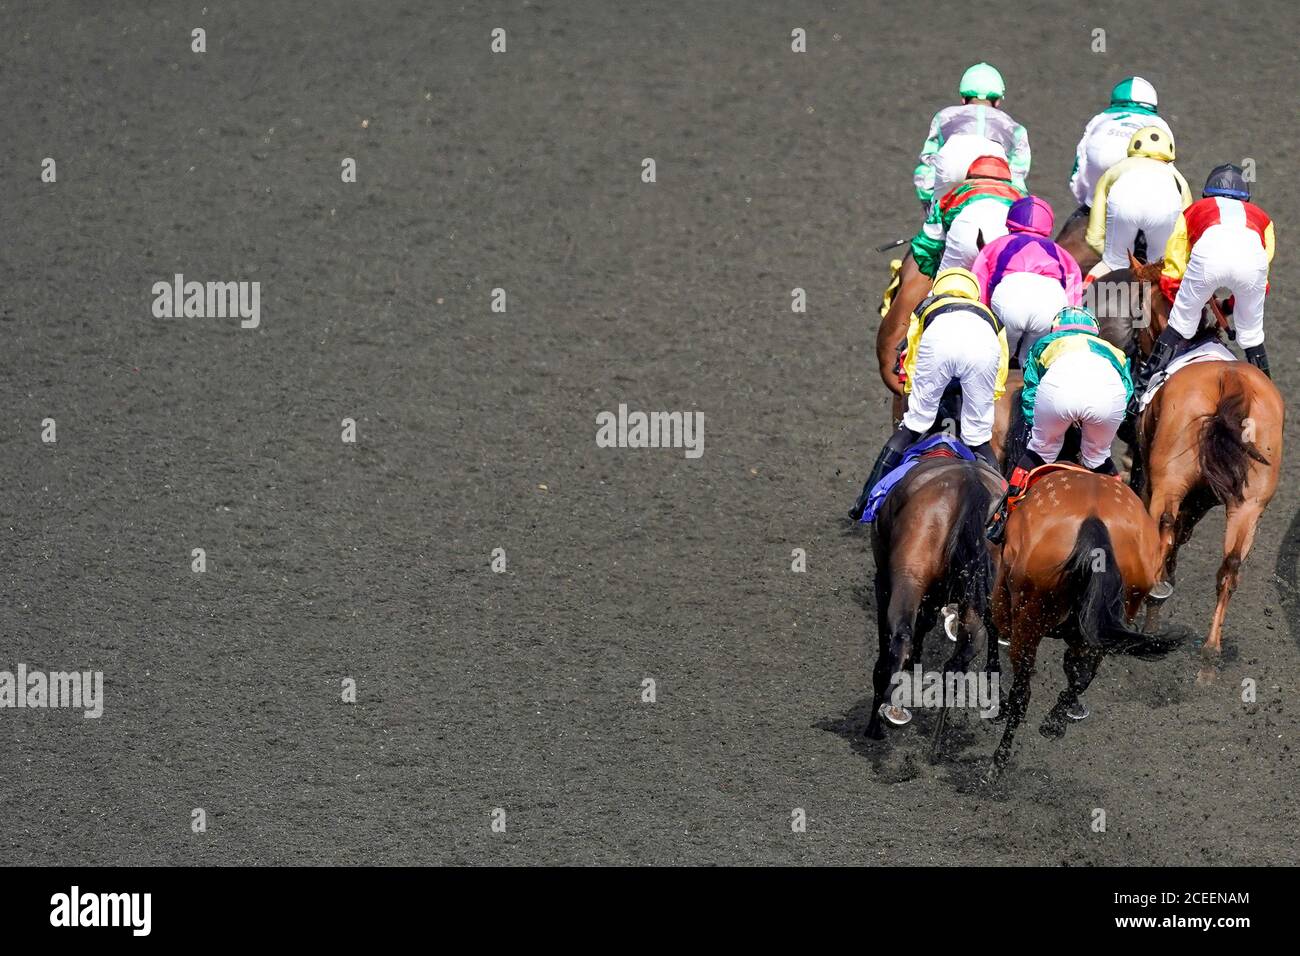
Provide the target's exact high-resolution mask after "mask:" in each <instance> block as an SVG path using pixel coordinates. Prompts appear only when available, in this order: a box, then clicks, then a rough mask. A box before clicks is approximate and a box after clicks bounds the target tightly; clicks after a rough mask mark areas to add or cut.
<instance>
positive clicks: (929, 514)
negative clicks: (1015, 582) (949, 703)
mask: <svg viewBox="0 0 1300 956" xmlns="http://www.w3.org/2000/svg"><path fill="white" fill-rule="evenodd" d="M1001 493H1002V481H1001V479H1000V478H999V477H998V475H997V473H996V472H994V471H993V470H992V469H991V468H989V467H988V466H987V465H984V464H982V463H980V462H978V461H975V462H972V461H966V460H965V459H962V458H954V457H926V458H922V459H921V460H920V461H919V462H918V463H917V464H916V465H914V466H913V467H912V470H911V471H910V472H908V473H907V474H906V475H905V476H904V477H903V478H902V480H901V481H899V483H898V484H897V485H895V486H894V488H893V489H892V490H891V491H890V492H889V495H888V497H886V498H885V500H884V502H883V504H882V505H881V506H880V510H879V511H878V512H877V514H876V519H875V524H874V533H873V534H872V553H873V555H874V557H875V562H876V579H875V590H876V614H877V630H878V634H879V655H878V657H877V658H876V666H875V670H874V672H873V682H872V683H873V690H874V696H873V698H872V703H871V720H870V722H869V723H868V724H867V731H866V732H867V736H869V737H871V738H873V739H875V740H880V739H882V738H883V737H884V736H885V732H884V728H883V726H882V724H881V705H882V704H885V703H886V702H887V701H888V699H889V685H890V683H891V680H892V678H893V677H894V675H895V674H898V673H900V672H905V671H907V669H908V668H909V667H910V664H911V662H912V661H918V662H919V661H920V660H921V648H922V642H923V640H924V638H925V635H926V634H928V633H929V632H930V630H932V629H933V628H934V626H935V624H936V623H937V621H938V616H939V612H940V609H941V608H943V607H944V606H945V605H948V604H956V605H957V610H958V642H957V648H956V650H955V651H954V652H953V654H952V657H951V658H949V659H948V661H947V663H946V664H944V668H943V670H944V674H945V675H946V674H949V673H960V672H963V671H965V670H966V668H967V667H968V666H969V664H970V662H971V659H972V658H973V657H974V656H975V653H976V639H977V638H979V639H982V640H983V642H984V645H985V673H986V674H990V675H991V674H993V673H994V672H997V671H998V670H999V667H1000V664H999V661H998V646H997V642H996V640H991V639H990V638H989V635H988V632H987V630H986V629H985V625H984V618H985V615H986V614H987V612H988V600H989V584H990V581H991V578H992V557H991V554H990V549H989V546H988V543H987V541H986V540H985V538H984V526H985V524H986V523H987V521H988V516H989V512H990V510H991V509H992V507H993V503H994V501H995V500H996V498H997V496H998V495H1000V494H1001ZM990 683H992V680H991V678H990ZM994 686H996V685H994ZM942 714H946V709H945V710H944V711H943V712H941V720H940V722H939V723H938V724H936V727H935V736H934V746H935V747H936V748H937V746H938V743H939V738H940V735H941V734H942V731H943V725H942Z"/></svg>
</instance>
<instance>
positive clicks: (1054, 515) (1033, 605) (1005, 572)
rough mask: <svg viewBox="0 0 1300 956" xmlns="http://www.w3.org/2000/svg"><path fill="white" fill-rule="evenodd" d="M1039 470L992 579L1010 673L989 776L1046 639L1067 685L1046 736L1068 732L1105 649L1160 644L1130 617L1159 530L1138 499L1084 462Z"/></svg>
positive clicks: (1154, 567)
mask: <svg viewBox="0 0 1300 956" xmlns="http://www.w3.org/2000/svg"><path fill="white" fill-rule="evenodd" d="M1040 474H1041V475H1042V477H1040V478H1039V479H1038V480H1037V481H1035V482H1034V483H1033V484H1031V486H1030V488H1029V490H1028V492H1026V494H1025V496H1024V497H1023V499H1022V500H1021V502H1020V504H1019V506H1018V507H1017V508H1016V509H1015V510H1014V511H1013V512H1012V513H1011V517H1010V519H1009V520H1008V521H1007V530H1006V540H1005V543H1004V545H1003V549H1002V554H1001V557H1000V560H999V561H998V568H997V578H996V580H995V583H994V585H993V599H992V611H993V617H992V620H993V624H994V626H995V627H996V628H997V631H998V633H999V634H1001V635H1002V636H1004V637H1009V638H1010V641H1011V666H1012V670H1013V673H1014V679H1013V682H1012V687H1011V694H1010V697H1009V699H1008V701H1007V706H1006V709H1005V719H1006V729H1005V730H1004V731H1003V734H1002V741H1001V742H1000V743H999V744H998V747H997V750H996V751H995V752H994V754H993V765H992V767H991V768H990V770H989V773H988V776H987V777H986V778H985V779H986V781H987V782H990V783H991V782H993V781H994V780H996V779H997V777H998V775H999V774H1000V773H1001V772H1002V769H1003V768H1004V767H1005V766H1006V764H1007V761H1008V760H1009V759H1010V757H1011V748H1012V743H1013V740H1014V738H1015V733H1016V728H1017V727H1018V726H1019V725H1020V722H1021V721H1022V720H1023V719H1024V716H1025V711H1026V710H1027V709H1028V707H1029V692H1030V681H1031V678H1032V676H1033V670H1034V661H1035V659H1036V658H1037V655H1038V645H1039V643H1040V642H1041V641H1042V640H1043V638H1045V637H1061V638H1063V639H1064V640H1065V642H1066V651H1065V676H1066V679H1067V682H1068V685H1067V687H1066V689H1065V690H1064V691H1063V692H1062V693H1061V696H1060V698H1059V699H1058V700H1057V702H1056V705H1055V706H1054V707H1053V708H1052V710H1051V712H1050V713H1049V714H1048V715H1047V719H1046V720H1044V722H1043V724H1042V726H1041V727H1039V732H1040V733H1042V734H1043V736H1045V737H1051V738H1055V737H1060V736H1062V735H1063V734H1064V733H1065V726H1066V712H1067V711H1068V710H1069V709H1070V708H1071V707H1073V706H1074V704H1075V703H1076V702H1077V701H1078V699H1079V695H1080V694H1082V693H1083V692H1084V691H1085V690H1086V689H1087V687H1088V685H1089V684H1090V683H1091V682H1092V679H1093V677H1094V676H1095V675H1096V673H1097V667H1098V666H1099V665H1100V664H1101V660H1102V657H1103V656H1105V654H1106V653H1107V652H1112V653H1140V654H1155V653H1159V652H1161V650H1162V647H1161V645H1160V642H1158V641H1154V640H1144V638H1143V635H1142V634H1141V633H1139V632H1138V631H1135V630H1133V629H1131V628H1130V626H1129V624H1128V622H1129V621H1130V620H1131V619H1132V617H1133V616H1134V615H1135V614H1136V613H1137V611H1138V608H1139V607H1140V606H1141V604H1142V599H1143V597H1144V596H1145V595H1146V593H1147V592H1148V591H1150V590H1151V588H1152V587H1153V586H1154V585H1155V583H1156V581H1157V580H1158V579H1159V570H1160V538H1159V532H1158V529H1157V528H1156V525H1155V522H1154V521H1152V519H1151V517H1150V515H1148V514H1147V512H1146V510H1145V509H1144V508H1143V506H1142V502H1141V501H1139V500H1138V497H1137V495H1135V494H1134V493H1133V492H1132V490H1130V489H1129V488H1128V487H1126V486H1125V485H1124V484H1122V483H1121V482H1119V481H1118V480H1116V479H1115V478H1111V477H1106V476H1103V475H1097V474H1094V473H1092V472H1089V471H1087V470H1086V469H1083V468H1078V467H1074V466H1069V465H1066V466H1061V465H1056V466H1052V465H1048V466H1045V467H1044V469H1041V470H1040Z"/></svg>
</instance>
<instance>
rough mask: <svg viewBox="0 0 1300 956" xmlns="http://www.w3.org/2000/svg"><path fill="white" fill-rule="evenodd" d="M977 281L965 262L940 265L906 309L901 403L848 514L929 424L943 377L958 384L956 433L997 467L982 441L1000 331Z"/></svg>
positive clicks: (1002, 341) (987, 434)
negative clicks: (905, 394)
mask: <svg viewBox="0 0 1300 956" xmlns="http://www.w3.org/2000/svg"><path fill="white" fill-rule="evenodd" d="M979 293H980V288H979V283H978V282H976V281H975V277H974V276H973V275H971V273H970V272H968V271H967V270H965V269H945V270H944V271H943V272H940V273H939V274H938V275H937V276H935V279H934V288H933V289H932V290H931V292H930V295H929V296H927V297H926V298H925V299H924V300H922V302H921V304H920V305H918V306H917V307H916V311H915V312H913V313H912V319H911V323H910V325H909V326H908V330H907V358H906V360H905V362H904V368H905V370H906V372H907V391H908V392H909V393H910V394H909V395H908V400H907V411H906V412H905V413H904V415H903V420H902V422H901V423H900V424H899V426H898V428H897V430H895V432H894V434H893V435H891V436H890V437H889V440H888V441H887V442H886V443H885V447H884V448H882V449H881V451H880V455H879V456H878V457H877V458H876V463H875V464H874V465H873V466H872V468H871V477H869V478H868V479H867V483H866V484H865V485H864V486H863V488H862V494H861V495H859V496H858V501H857V503H856V504H855V505H854V506H853V509H852V510H851V511H850V512H849V517H850V518H851V519H853V520H854V521H858V520H859V519H861V517H862V511H863V508H864V507H865V506H866V503H867V499H868V498H869V497H870V495H871V489H872V488H874V487H875V486H876V484H877V483H878V482H879V481H880V479H881V478H883V477H884V476H885V475H886V474H888V473H889V472H890V471H892V470H893V469H894V468H896V467H898V465H899V464H900V463H901V462H902V460H903V453H904V452H905V451H906V450H907V448H908V446H909V445H911V444H913V443H914V442H915V441H916V440H917V439H919V438H920V437H921V436H922V435H924V434H925V433H926V432H928V431H929V430H930V429H931V428H933V427H934V421H935V419H936V418H937V417H938V415H939V400H940V399H941V398H942V397H943V393H944V390H945V389H946V388H947V387H948V383H949V382H951V381H953V380H954V379H956V380H957V381H958V382H960V384H961V394H962V405H961V440H962V441H963V442H964V443H965V444H966V445H967V447H969V448H970V450H971V451H972V452H974V453H975V454H976V455H978V456H979V457H981V458H983V459H984V460H985V461H986V462H988V463H989V464H990V465H992V466H993V468H994V469H996V468H997V459H996V458H995V457H994V454H993V449H992V447H991V446H990V445H989V441H990V439H992V437H993V403H994V402H995V401H996V400H997V398H998V397H999V396H1000V395H1001V394H1002V393H1003V391H1004V390H1005V389H1006V383H1007V335H1006V331H1005V330H1004V329H1003V328H1002V323H1001V322H999V321H998V319H997V316H995V315H994V314H993V313H992V312H991V311H990V310H989V309H988V307H987V306H985V305H984V304H983V303H981V302H980V301H979Z"/></svg>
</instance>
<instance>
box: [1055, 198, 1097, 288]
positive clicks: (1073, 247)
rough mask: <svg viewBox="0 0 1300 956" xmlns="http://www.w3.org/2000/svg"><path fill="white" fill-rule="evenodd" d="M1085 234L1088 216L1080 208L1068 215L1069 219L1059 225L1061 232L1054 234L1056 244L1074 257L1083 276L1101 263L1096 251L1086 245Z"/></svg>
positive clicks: (1086, 232)
mask: <svg viewBox="0 0 1300 956" xmlns="http://www.w3.org/2000/svg"><path fill="white" fill-rule="evenodd" d="M1087 234H1088V216H1087V214H1086V213H1084V211H1083V207H1082V206H1080V207H1079V208H1078V209H1076V210H1075V211H1074V212H1072V213H1070V217H1069V218H1068V219H1066V220H1065V222H1064V223H1062V224H1061V231H1060V232H1058V233H1057V234H1056V244H1057V245H1058V246H1060V247H1061V248H1063V249H1064V250H1065V251H1066V252H1068V253H1069V254H1070V255H1072V256H1074V261H1075V262H1077V263H1079V268H1080V269H1082V270H1083V274H1084V275H1087V274H1088V272H1089V271H1090V270H1091V269H1092V267H1093V266H1095V265H1096V264H1097V263H1098V262H1100V261H1101V256H1099V255H1098V254H1097V250H1095V249H1093V248H1092V246H1090V245H1088V241H1087V239H1086V236H1087Z"/></svg>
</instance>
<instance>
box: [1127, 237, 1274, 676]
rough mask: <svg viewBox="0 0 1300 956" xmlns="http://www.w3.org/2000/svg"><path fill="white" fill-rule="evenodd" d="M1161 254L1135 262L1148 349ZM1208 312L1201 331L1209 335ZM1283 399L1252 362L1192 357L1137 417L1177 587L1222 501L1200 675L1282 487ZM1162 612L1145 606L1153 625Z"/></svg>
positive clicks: (1147, 493)
mask: <svg viewBox="0 0 1300 956" xmlns="http://www.w3.org/2000/svg"><path fill="white" fill-rule="evenodd" d="M1162 264H1163V262H1162V261H1161V262H1155V263H1152V264H1150V265H1145V266H1144V265H1141V264H1140V263H1137V262H1136V261H1135V262H1133V263H1131V268H1132V269H1133V271H1134V274H1135V276H1136V277H1137V278H1138V279H1139V280H1140V281H1142V282H1144V283H1148V284H1150V285H1151V287H1152V292H1151V294H1150V295H1149V296H1148V297H1147V298H1148V299H1149V301H1150V309H1149V312H1150V322H1149V325H1148V326H1147V327H1146V328H1142V329H1140V330H1139V334H1138V341H1139V344H1140V346H1141V350H1142V352H1143V354H1145V353H1147V352H1149V351H1150V350H1151V346H1152V343H1153V342H1154V340H1155V337H1156V336H1158V335H1159V334H1160V332H1161V331H1162V330H1163V329H1164V328H1165V325H1166V324H1167V323H1168V319H1169V307H1170V302H1169V299H1168V298H1167V297H1166V296H1165V295H1164V294H1163V293H1162V292H1160V291H1159V282H1158V280H1159V276H1160V270H1161V266H1162ZM1213 321H1214V320H1213V319H1210V320H1209V321H1208V322H1207V323H1206V324H1205V325H1204V326H1203V328H1202V330H1201V332H1200V333H1199V334H1198V337H1197V338H1198V339H1204V338H1207V337H1213V336H1215V335H1217V330H1216V328H1215V326H1214V325H1213V324H1212V323H1213ZM1285 419H1286V406H1285V403H1284V402H1283V400H1282V396H1281V394H1280V393H1279V392H1278V390H1277V387H1276V386H1275V385H1274V384H1273V383H1272V381H1270V380H1269V378H1268V376H1267V375H1265V374H1264V373H1263V372H1261V371H1260V370H1259V369H1257V368H1255V367H1254V366H1253V365H1251V364H1250V363H1248V362H1240V361H1233V362H1227V361H1222V362H1220V361H1207V362H1197V363H1193V364H1190V365H1186V366H1184V367H1183V368H1181V369H1179V370H1178V371H1177V372H1175V373H1174V374H1173V375H1171V376H1170V377H1169V379H1168V381H1166V382H1165V384H1164V385H1163V386H1161V388H1160V390H1159V391H1158V392H1157V393H1156V395H1155V397H1154V398H1153V399H1152V400H1151V402H1150V404H1149V405H1148V406H1147V407H1146V410H1145V411H1144V412H1143V413H1142V415H1141V417H1140V418H1139V419H1138V423H1137V433H1138V443H1139V445H1140V446H1141V449H1142V465H1143V467H1142V474H1143V476H1144V478H1145V480H1144V481H1140V485H1141V492H1142V496H1143V500H1144V501H1145V502H1146V503H1147V506H1148V508H1149V509H1150V512H1151V517H1152V518H1154V519H1155V520H1156V521H1158V522H1159V526H1160V558H1161V564H1162V566H1163V568H1164V580H1165V582H1166V583H1167V584H1168V585H1170V586H1171V587H1172V585H1173V583H1174V572H1175V568H1176V565H1177V560H1178V548H1179V547H1180V546H1181V545H1183V544H1185V543H1186V542H1187V541H1188V539H1190V538H1191V536H1192V530H1193V529H1194V528H1195V527H1196V523H1197V522H1198V521H1200V519H1201V518H1202V517H1204V515H1205V513H1206V512H1207V511H1209V509H1210V508H1212V507H1214V506H1215V505H1216V504H1221V505H1223V506H1224V508H1225V509H1226V511H1227V528H1226V531H1225V533H1224V540H1223V562H1222V564H1220V566H1219V573H1218V575H1217V588H1218V603H1217V604H1216V605H1215V608H1214V618H1213V620H1212V621H1211V623H1210V633H1209V636H1208V637H1207V638H1206V640H1205V643H1204V644H1203V645H1202V647H1201V656H1202V666H1201V671H1200V674H1199V675H1198V678H1197V679H1198V681H1199V682H1200V683H1208V682H1211V681H1213V680H1214V679H1215V677H1216V676H1217V665H1218V662H1219V659H1220V657H1221V655H1222V644H1223V620H1224V617H1225V616H1226V614H1227V610H1228V602H1229V600H1230V599H1231V598H1232V593H1233V592H1234V591H1235V590H1236V589H1237V584H1238V580H1239V576H1240V571H1241V565H1242V563H1243V562H1244V561H1245V560H1246V556H1247V555H1248V554H1249V553H1250V548H1251V545H1252V544H1253V542H1254V540H1255V529H1256V527H1257V526H1258V525H1259V519H1260V516H1261V515H1262V514H1263V513H1264V509H1265V508H1267V507H1268V503H1269V501H1271V500H1272V498H1273V493H1274V491H1275V490H1276V489H1277V482H1278V476H1279V474H1280V472H1281V467H1282V436H1283V430H1284V426H1285ZM1157 617H1158V611H1157V610H1156V606H1155V605H1152V606H1151V607H1150V609H1149V610H1148V615H1147V625H1148V630H1150V629H1151V628H1154V626H1155V624H1156V621H1157Z"/></svg>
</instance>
